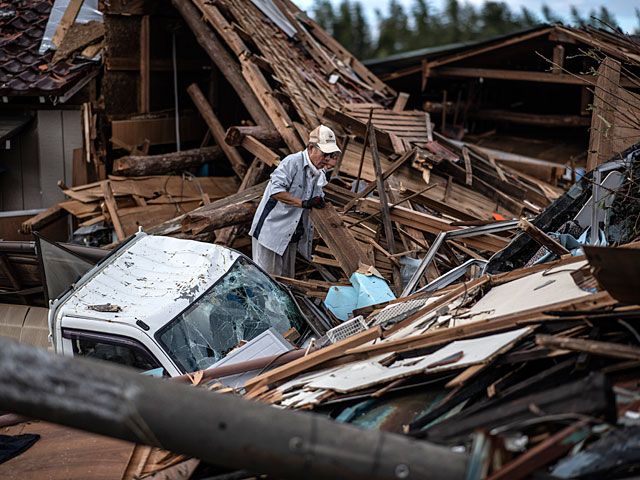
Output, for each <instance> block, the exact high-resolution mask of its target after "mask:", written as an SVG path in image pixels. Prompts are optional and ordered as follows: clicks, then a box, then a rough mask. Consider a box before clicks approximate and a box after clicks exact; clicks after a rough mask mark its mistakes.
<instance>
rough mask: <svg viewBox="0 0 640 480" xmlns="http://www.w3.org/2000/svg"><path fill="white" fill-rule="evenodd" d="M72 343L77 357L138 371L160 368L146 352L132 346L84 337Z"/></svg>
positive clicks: (77, 338) (75, 339)
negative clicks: (95, 359) (116, 364)
mask: <svg viewBox="0 0 640 480" xmlns="http://www.w3.org/2000/svg"><path fill="white" fill-rule="evenodd" d="M72 342H73V353H74V354H75V355H82V356H86V357H90V358H97V359H99V360H106V361H108V362H114V363H118V364H120V365H125V366H127V367H131V368H135V369H137V370H151V369H153V368H156V367H158V362H156V361H155V360H154V359H152V358H151V357H150V356H149V355H148V354H147V353H146V352H145V351H144V350H142V349H141V348H135V347H133V346H131V345H122V344H118V343H117V342H115V341H114V343H111V342H105V341H100V340H95V339H90V338H82V337H76V338H74V339H73V340H72Z"/></svg>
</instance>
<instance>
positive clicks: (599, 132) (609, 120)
mask: <svg viewBox="0 0 640 480" xmlns="http://www.w3.org/2000/svg"><path fill="white" fill-rule="evenodd" d="M619 85H620V62H618V61H617V60H614V59H613V58H611V57H607V58H605V60H604V62H602V64H600V67H599V68H598V78H597V81H596V88H595V89H594V92H593V106H594V109H593V111H592V112H591V133H590V136H589V153H588V156H587V171H591V170H593V169H594V168H596V167H597V166H598V165H600V164H602V163H605V162H608V161H609V159H610V158H611V155H612V154H613V134H614V130H615V125H614V123H615V117H616V115H615V110H616V105H617V104H618V97H617V92H618V88H619Z"/></svg>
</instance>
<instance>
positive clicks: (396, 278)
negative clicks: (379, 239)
mask: <svg viewBox="0 0 640 480" xmlns="http://www.w3.org/2000/svg"><path fill="white" fill-rule="evenodd" d="M369 147H370V148H371V156H372V157H373V166H374V168H375V172H376V184H377V186H378V196H379V197H380V211H381V212H382V225H384V235H385V238H386V240H387V250H389V253H391V254H392V255H393V254H394V253H396V240H395V238H394V236H393V226H392V225H391V214H390V213H389V204H388V203H387V191H386V190H385V188H384V179H383V178H382V167H381V166H380V157H379V156H378V145H377V144H376V134H375V132H374V126H373V123H371V128H370V129H369ZM392 272H393V283H394V286H395V289H396V293H397V294H398V295H400V292H402V279H401V278H400V269H399V268H398V266H397V265H395V264H392Z"/></svg>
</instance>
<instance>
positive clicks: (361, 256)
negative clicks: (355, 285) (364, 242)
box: [309, 203, 370, 278]
mask: <svg viewBox="0 0 640 480" xmlns="http://www.w3.org/2000/svg"><path fill="white" fill-rule="evenodd" d="M309 217H310V218H311V221H312V222H313V224H314V226H315V227H316V229H317V230H318V233H319V234H320V236H321V237H322V239H323V240H324V241H325V243H326V244H327V246H328V247H329V249H330V250H331V252H332V253H333V256H334V257H335V258H336V260H337V261H338V263H339V264H340V267H341V268H342V270H343V271H344V273H345V275H346V276H347V278H349V277H351V275H352V274H353V272H355V271H356V270H358V268H360V266H361V265H368V264H369V263H370V261H369V259H368V257H367V254H366V252H365V251H364V250H363V249H362V248H361V247H360V244H359V243H358V242H357V241H356V240H355V238H353V235H351V233H350V232H349V230H348V229H347V227H346V226H345V225H344V222H343V221H342V219H341V218H340V216H339V215H338V212H336V209H335V208H334V206H333V205H331V204H330V203H327V204H326V205H325V207H324V208H322V209H316V208H312V209H311V212H310V214H309Z"/></svg>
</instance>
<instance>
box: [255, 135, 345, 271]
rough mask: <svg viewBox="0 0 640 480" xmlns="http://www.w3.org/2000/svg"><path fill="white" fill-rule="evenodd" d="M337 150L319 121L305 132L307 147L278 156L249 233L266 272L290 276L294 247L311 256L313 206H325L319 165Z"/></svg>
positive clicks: (332, 159) (330, 163) (327, 163)
mask: <svg viewBox="0 0 640 480" xmlns="http://www.w3.org/2000/svg"><path fill="white" fill-rule="evenodd" d="M339 153H340V148H338V145H336V136H335V134H334V133H333V131H332V130H331V129H330V128H328V127H325V126H324V125H320V126H319V127H317V128H316V129H315V130H313V131H312V132H311V133H310V134H309V143H308V145H307V148H305V149H304V150H302V151H301V152H297V153H293V154H291V155H289V156H287V157H285V158H284V160H282V162H281V163H280V165H279V166H278V168H276V169H275V170H274V172H273V173H272V174H271V180H270V181H269V183H268V184H267V188H266V189H265V191H264V195H263V196H262V200H261V201H260V205H258V210H257V211H256V214H255V216H254V217H253V223H252V225H251V230H250V231H249V235H251V236H252V237H253V239H252V254H253V261H254V262H255V263H257V264H258V265H259V266H260V267H262V268H263V269H264V270H265V271H267V272H268V273H269V274H270V275H280V276H284V277H293V276H294V273H295V260H296V250H299V251H300V254H302V256H304V257H305V258H311V241H312V240H313V225H312V224H311V221H310V220H309V210H310V209H311V208H323V207H324V193H323V191H322V187H324V186H325V185H326V184H327V180H326V178H325V176H324V171H323V169H324V168H325V167H333V166H334V165H335V163H336V160H337V158H338V154H339Z"/></svg>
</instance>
